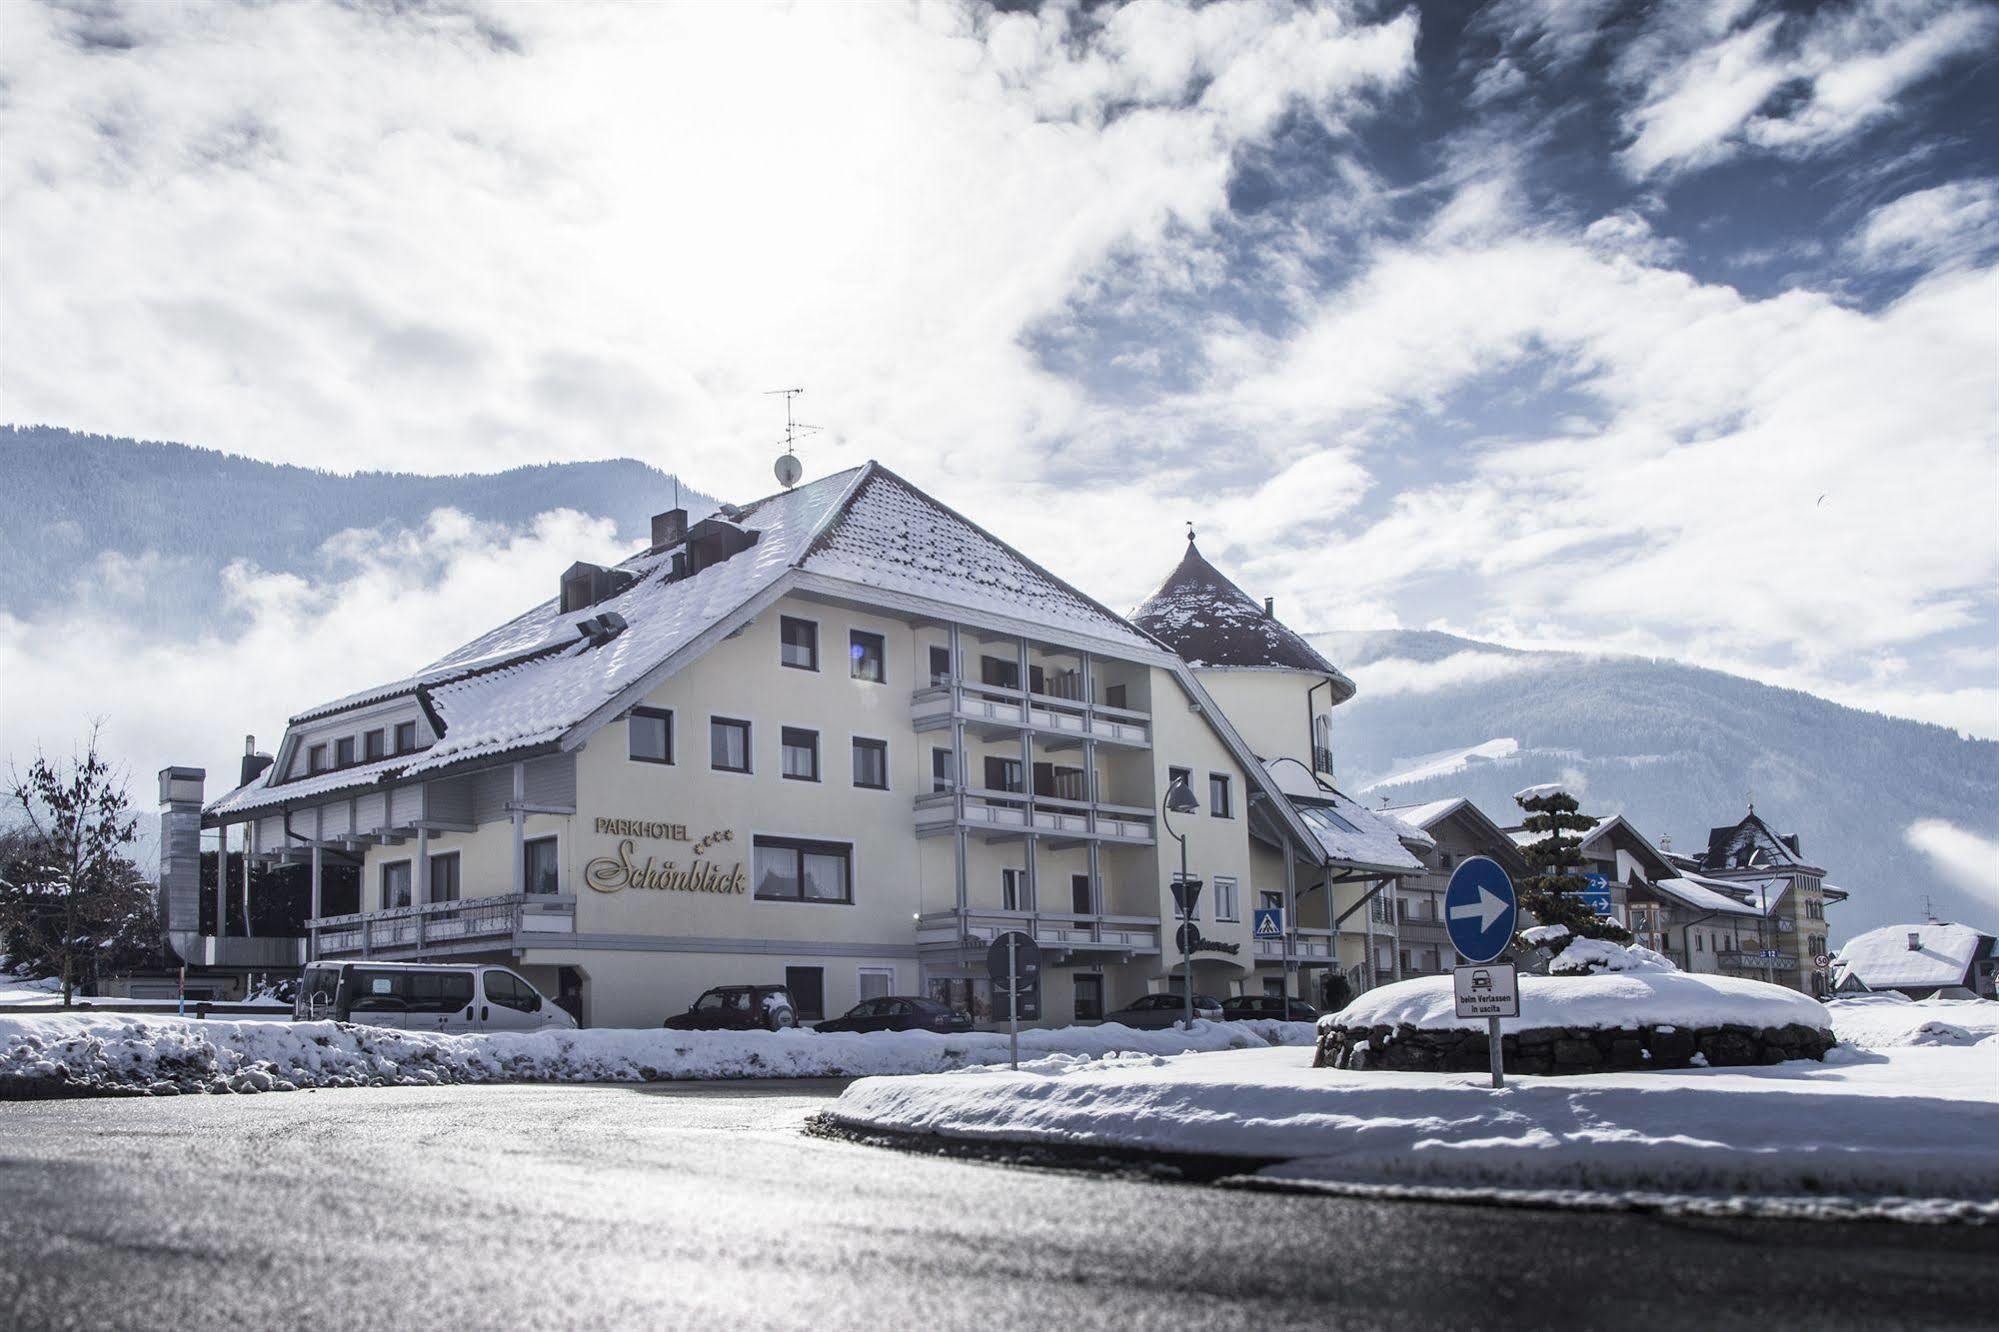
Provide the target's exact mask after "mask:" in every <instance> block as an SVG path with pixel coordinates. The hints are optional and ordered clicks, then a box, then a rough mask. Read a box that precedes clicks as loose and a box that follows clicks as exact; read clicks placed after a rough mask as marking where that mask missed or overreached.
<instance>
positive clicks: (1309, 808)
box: [1263, 758, 1436, 870]
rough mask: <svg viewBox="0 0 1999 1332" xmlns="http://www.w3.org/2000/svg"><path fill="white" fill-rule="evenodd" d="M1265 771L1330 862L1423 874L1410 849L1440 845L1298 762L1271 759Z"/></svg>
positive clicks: (1354, 866) (1266, 763) (1424, 833)
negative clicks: (1420, 872) (1327, 782)
mask: <svg viewBox="0 0 1999 1332" xmlns="http://www.w3.org/2000/svg"><path fill="white" fill-rule="evenodd" d="M1263 769H1264V771H1265V772H1267V773H1269V774H1270V777H1271V780H1272V781H1273V782H1274V783H1275V784H1276V786H1277V789H1278V790H1279V791H1281V792H1282V793H1283V794H1284V796H1285V797H1286V798H1287V799H1288V800H1289V801H1290V802H1291V807H1292V809H1294V810H1295V811H1297V814H1298V817H1299V818H1301V819H1303V820H1304V822H1305V824H1306V826H1307V827H1309V828H1310V829H1311V830H1312V836H1313V837H1314V838H1316V839H1317V841H1318V843H1319V847H1320V849H1321V850H1322V851H1324V852H1325V854H1326V856H1327V858H1328V859H1331V860H1336V861H1339V862H1340V863H1342V864H1344V865H1348V866H1351V867H1353V868H1356V869H1378V870H1420V869H1422V868H1423V862H1422V861H1421V860H1418V859H1417V858H1416V857H1415V856H1414V855H1413V854H1411V852H1410V850H1409V847H1410V845H1412V844H1413V845H1414V846H1416V847H1417V848H1419V849H1420V850H1424V851H1428V850H1430V849H1431V848H1432V847H1434V846H1436V842H1435V841H1434V840H1433V839H1432V838H1431V837H1430V834H1429V833H1427V832H1425V831H1424V830H1423V829H1421V828H1418V827H1415V826H1414V825H1412V824H1409V823H1405V822H1404V821H1403V820H1401V819H1398V818H1396V817H1394V816H1393V815H1391V814H1387V813H1384V812H1383V811H1381V810H1373V809H1369V808H1368V807H1367V806H1366V805H1363V804H1362V803H1360V801H1358V800H1355V799H1354V798H1353V797H1352V796H1349V795H1347V794H1346V793H1345V792H1343V791H1341V790H1339V789H1338V788H1337V787H1334V786H1329V785H1327V784H1326V783H1325V782H1324V781H1321V780H1320V779H1319V777H1318V776H1317V775H1316V774H1315V773H1312V772H1310V771H1308V770H1307V769H1306V767H1305V765H1304V764H1303V763H1300V762H1299V761H1298V760H1297V759H1294V758H1277V759H1269V760H1266V761H1265V762H1264V765H1263Z"/></svg>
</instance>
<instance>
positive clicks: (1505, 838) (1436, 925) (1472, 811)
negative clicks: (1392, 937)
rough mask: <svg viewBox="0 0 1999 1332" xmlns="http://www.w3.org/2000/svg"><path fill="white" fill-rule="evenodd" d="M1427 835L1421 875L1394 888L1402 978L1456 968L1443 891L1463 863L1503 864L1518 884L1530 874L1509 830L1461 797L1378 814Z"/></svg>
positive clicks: (1396, 807)
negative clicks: (1484, 860) (1472, 859)
mask: <svg viewBox="0 0 1999 1332" xmlns="http://www.w3.org/2000/svg"><path fill="white" fill-rule="evenodd" d="M1378 812H1379V813H1381V814H1384V815H1387V816H1388V817H1390V818H1393V819H1396V820H1399V821H1400V822H1402V823H1405V824H1407V825H1408V826H1409V827H1411V828H1414V829H1416V830H1418V831H1420V832H1422V833H1425V834H1427V835H1428V836H1429V838H1430V841H1431V845H1430V847H1429V848H1428V849H1425V850H1422V851H1419V852H1418V853H1417V854H1418V857H1419V858H1420V859H1421V860H1422V862H1423V872H1422V873H1421V874H1417V875H1411V876H1408V877H1405V878H1404V879H1402V880H1401V881H1400V882H1399V883H1398V884H1397V885H1396V889H1395V912H1396V921H1395V924H1396V931H1397V936H1398V937H1397V948H1398V960H1399V962H1400V964H1401V972H1402V974H1403V975H1404V976H1435V975H1441V974H1443V973H1446V972H1448V971H1450V970H1451V968H1452V967H1454V966H1455V965H1457V960H1458V958H1457V950H1456V949H1455V948H1454V947H1453V946H1452V944H1451V936H1450V931H1449V930H1447V929H1446V928H1445V926H1444V890H1445V889H1447V888H1449V887H1450V883H1451V875H1452V874H1453V873H1454V872H1455V871H1456V870H1457V867H1458V866H1459V864H1461V863H1462V862H1464V861H1465V860H1467V859H1469V858H1470V857H1472V856H1487V857H1489V858H1491V859H1493V860H1496V861H1498V862H1499V864H1500V866H1501V867H1502V868H1504V869H1505V870H1506V872H1507V874H1508V875H1509V876H1511V877H1512V878H1513V879H1515V880H1516V881H1517V880H1519V879H1521V878H1523V877H1525V876H1526V875H1527V874H1529V873H1530V872H1531V871H1530V870H1529V869H1528V866H1527V861H1526V859H1525V858H1524V857H1522V855H1521V854H1520V849H1519V847H1518V846H1517V845H1515V843H1514V840H1513V838H1512V837H1510V836H1509V835H1508V834H1507V832H1506V830H1505V829H1503V828H1501V827H1500V826H1499V825H1498V824H1497V823H1494V822H1493V821H1492V820H1491V819H1489V818H1487V817H1486V815H1485V812H1484V811H1483V810H1481V809H1480V808H1479V807H1478V806H1477V805H1475V804H1473V803H1472V802H1471V801H1469V800H1467V799H1465V798H1464V797H1463V796H1453V797H1450V798H1448V799H1444V800H1432V801H1429V802H1427V803H1425V804H1420V805H1389V806H1386V807H1385V808H1383V809H1381V810H1379V811H1378Z"/></svg>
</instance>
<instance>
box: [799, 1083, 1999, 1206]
mask: <svg viewBox="0 0 1999 1332" xmlns="http://www.w3.org/2000/svg"><path fill="white" fill-rule="evenodd" d="M1992 1083H1993V1068H1992V1061H1991V1059H1990V1057H1989V1055H1988V1054H1987V1052H1985V1051H1981V1050H1976V1049H1965V1050H1960V1049H1940V1050H1919V1049H1902V1050H1897V1051H1895V1052H1893V1053H1892V1054H1890V1055H1886V1056H1883V1055H1868V1054H1861V1053H1858V1052H1852V1051H1848V1052H1845V1053H1844V1054H1843V1055H1842V1056H1841V1057H1840V1058H1839V1059H1838V1060H1837V1061H1836V1062H1834V1063H1832V1064H1831V1065H1820V1064H1817V1063H1810V1062H1797V1063H1789V1064H1780V1065H1776V1066H1772V1067H1767V1068H1757V1069H1730V1070H1720V1069H1716V1070H1701V1069H1692V1070H1686V1071H1682V1072H1674V1073H1636V1074H1597V1075H1592V1076H1588V1077H1576V1078H1533V1079H1528V1080H1525V1081H1522V1082H1515V1083H1511V1084H1509V1085H1508V1086H1507V1087H1506V1088H1505V1089H1503V1090H1501V1091H1493V1090H1492V1089H1491V1088H1490V1087H1488V1086H1487V1085H1486V1083H1485V1080H1484V1079H1483V1078H1482V1077H1477V1076H1468V1075H1464V1074H1442V1073H1350V1072H1343V1073H1329V1072H1327V1071H1325V1070H1315V1069H1312V1068H1310V1067H1308V1066H1307V1063H1306V1061H1305V1060H1304V1059H1303V1058H1302V1057H1301V1056H1300V1054H1299V1053H1298V1052H1296V1051H1293V1050H1282V1049H1263V1050H1248V1051H1241V1052H1235V1053H1227V1054H1217V1055H1213V1056H1209V1057H1205V1058H1201V1059H1163V1058H1144V1057H1126V1058H1121V1059H1112V1060H1098V1061H1094V1062H1091V1063H1087V1064H1080V1063H1071V1062H1069V1061H1064V1060H1059V1059H1051V1060H1048V1061H1044V1062H1043V1063H1040V1064H1037V1065H1035V1066H1034V1067H1032V1068H1028V1067H1025V1066H1024V1067H1023V1068H1022V1070H1021V1071H1020V1072H1019V1073H1012V1072H1008V1071H1006V1070H992V1069H975V1070H968V1071H966V1072H963V1073H957V1074H953V1075H951V1076H948V1077H941V1078H866V1079H863V1080H861V1081H859V1082H856V1083H855V1084H854V1085H853V1086H851V1087H849V1088H847V1090H846V1091H845V1092H844V1093H843V1094H842V1095H841V1096H840V1098H839V1100H838V1101H837V1102H836V1103H835V1106H834V1109H833V1110H832V1112H831V1118H832V1119H834V1120H835V1121H836V1122H839V1123H843V1124H846V1125H849V1126H852V1127H857V1128H868V1129H877V1130H880V1129H887V1130H894V1131H900V1132H906V1133H916V1134H933V1135H940V1136H945V1137H950V1138H957V1139H968V1140H984V1141H1001V1142H1014V1143H1033V1144H1040V1145H1044V1146H1047V1145H1063V1146H1070V1147H1088V1148H1092V1149H1099V1150H1101V1149H1126V1150H1141V1151H1149V1152H1168V1153H1198V1154H1204V1155H1216V1156H1223V1157H1228V1156H1237V1157H1243V1158H1247V1160H1246V1161H1245V1170H1246V1171H1248V1170H1256V1171H1257V1173H1258V1176H1259V1177H1260V1178H1265V1179H1282V1180H1290V1181H1321V1182H1326V1181H1336V1182H1338V1183H1339V1184H1341V1185H1343V1186H1350V1185H1368V1186H1417V1187H1422V1186H1445V1187H1450V1188H1484V1189H1504V1190H1521V1189H1529V1190H1544V1189H1564V1190H1578V1189H1581V1190H1593V1191H1596V1192H1598V1193H1601V1192H1603V1191H1606V1190H1608V1191H1611V1192H1614V1193H1622V1194H1630V1193H1631V1192H1634V1191H1644V1192H1647V1193H1652V1194H1656V1193H1661V1192H1664V1193H1676V1194H1686V1195H1704V1196H1708V1197H1713V1196H1716V1195H1722V1196H1736V1195H1743V1194H1753V1195H1758V1196H1772V1195H1778V1196H1811V1197H1817V1198H1825V1197H1827V1196H1839V1197H1843V1198H1847V1199H1854V1198H1860V1199H1866V1200H1879V1199H1881V1198H1884V1197H1896V1198H1910V1197H1919V1198H1930V1199H1944V1200H1950V1201H1949V1205H1947V1206H1945V1207H1943V1208H1941V1209H1939V1208H1937V1207H1932V1206H1918V1207H1916V1208H1915V1209H1914V1210H1915V1211H1916V1212H1918V1213H1921V1214H1925V1215H1938V1214H1945V1215H1950V1214H1955V1215H1966V1214H1976V1215H1989V1216H1991V1217H1992V1218H1994V1219H1999V1202H1994V1201H1993V1199H1994V1198H1995V1197H1999V1104H1994V1102H1993V1099H1992V1090H1993V1085H1992ZM1273 1160H1280V1161H1281V1164H1275V1165H1272V1164H1270V1163H1271V1162H1272V1161H1273ZM1869 1205H1870V1206H1871V1205H1873V1204H1872V1202H1870V1203H1869Z"/></svg>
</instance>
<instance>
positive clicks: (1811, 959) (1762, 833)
mask: <svg viewBox="0 0 1999 1332" xmlns="http://www.w3.org/2000/svg"><path fill="white" fill-rule="evenodd" d="M1672 860H1673V863H1674V864H1675V866H1676V867H1677V868H1678V869H1679V870H1680V871H1681V873H1682V876H1683V877H1690V878H1691V880H1692V882H1694V883H1696V884H1702V885H1707V886H1710V887H1713V888H1715V889H1716V890H1718V891H1721V892H1723V893H1725V894H1727V895H1728V896H1731V897H1734V898H1735V899H1737V900H1738V901H1740V902H1742V903H1744V904H1745V905H1748V906H1752V907H1754V908H1756V912H1757V919H1756V920H1755V921H1754V922H1752V924H1753V926H1754V928H1753V929H1750V930H1745V931H1743V932H1741V933H1740V934H1738V936H1737V938H1736V940H1735V944H1736V946H1735V947H1734V948H1732V949H1726V950H1724V951H1723V952H1722V954H1721V956H1720V958H1719V964H1720V965H1719V970H1720V971H1721V972H1722V973H1723V974H1725V975H1732V976H1748V977H1752V978H1754V979H1757V980H1765V981H1770V982H1772V983H1774V984H1777V985H1783V986H1787V987H1789V988H1791V989H1794V990H1801V991H1803V992H1804V993H1806V994H1812V995H1820V996H1823V995H1825V994H1826V993H1828V992H1829V991H1830V989H1831V980H1830V977H1829V976H1828V974H1827V971H1826V968H1825V967H1824V966H1823V965H1821V964H1820V963H1819V961H1818V959H1820V958H1823V957H1826V956H1827V934H1826V930H1827V926H1826V917H1825V909H1826V907H1827V905H1829V904H1836V903H1839V902H1844V901H1845V900H1846V898H1847V894H1846V891H1845V890H1844V889H1842V888H1839V887H1837V886H1836V885H1833V884H1830V883H1827V882H1826V880H1825V873H1826V872H1825V870H1824V869H1823V868H1822V867H1820V866H1818V865H1814V864H1812V863H1811V861H1809V860H1807V859H1806V858H1805V855H1804V851H1803V848H1802V847H1801V846H1800V845H1799V842H1798V838H1797V836H1796V834H1784V833H1778V832H1777V831H1776V830H1774V829H1773V828H1771V827H1770V825H1769V824H1767V823H1765V822H1764V821H1763V819H1762V818H1761V817H1760V816H1759V815H1758V814H1757V813H1756V809H1755V807H1754V806H1753V805H1752V806H1751V807H1750V809H1749V812H1748V813H1747V814H1745V815H1744V816H1743V817H1742V819H1741V820H1740V821H1739V822H1737V823H1733V824H1728V825H1726V826H1723V827H1719V828H1711V829H1709V830H1708V838H1707V846H1706V848H1705V849H1704V850H1703V851H1701V852H1700V853H1699V854H1697V855H1691V856H1688V855H1674V856H1673V857H1672Z"/></svg>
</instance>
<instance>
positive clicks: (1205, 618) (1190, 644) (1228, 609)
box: [1131, 537, 1354, 703]
mask: <svg viewBox="0 0 1999 1332" xmlns="http://www.w3.org/2000/svg"><path fill="white" fill-rule="evenodd" d="M1131 618H1132V622H1133V623H1134V624H1136V625H1138V627H1139V628H1141V629H1143V630H1145V631H1146V632H1147V633H1149V634H1152V635H1153V636H1154V637H1156V638H1158V639H1159V640H1160V641H1162V642H1164V643H1165V644H1166V645H1167V646H1168V647H1170V648H1172V649H1173V650H1174V651H1175V652H1177V653H1179V654H1180V656H1181V658H1182V659H1183V660H1184V661H1186V663H1187V664H1188V665H1189V666H1196V667H1201V668H1212V667H1221V668H1236V669H1248V670H1282V671H1309V672H1310V673H1312V674H1313V675H1324V676H1327V677H1329V678H1330V679H1331V680H1332V681H1333V693H1334V698H1333V702H1335V703H1343V702H1345V701H1346V700H1347V699H1349V698H1352V697H1353V693H1354V684H1353V681H1351V680H1349V679H1347V677H1346V676H1344V675H1342V674H1340V672H1339V669H1338V668H1337V667H1335V666H1334V665H1333V664H1332V663H1331V662H1329V661H1327V660H1326V659H1325V658H1324V657H1323V656H1321V655H1320V654H1319V651H1318V649H1317V648H1314V647H1313V646H1312V645H1311V644H1310V643H1307V642H1306V641H1305V640H1304V639H1303V638H1302V637H1300V636H1299V635H1298V634H1296V633H1294V632H1292V630H1291V629H1289V628H1288V627H1286V625H1285V624H1284V622H1283V621H1281V620H1279V619H1278V618H1277V617H1276V616H1274V615H1266V614H1264V613H1263V607H1262V605H1261V604H1259V603H1258V602H1256V601H1254V600H1252V599H1251V597H1250V596H1249V594H1248V593H1246V592H1244V591H1243V590H1242V589H1241V588H1239V587H1237V586H1236V585H1235V584H1234V583H1232V582H1230V581H1229V580H1228V578H1227V577H1226V576H1225V575H1224V574H1223V573H1222V572H1221V570H1219V569H1217V568H1215V566H1214V565H1212V564H1210V563H1208V562H1207V560H1206V559H1204V558H1202V556H1201V552H1200V549H1199V548H1198V547H1196V546H1195V545H1194V542H1193V539H1192V538H1191V537H1190V538H1188V541H1187V553H1186V554H1185V555H1183V556H1181V557H1180V563H1179V566H1178V567H1176V568H1175V569H1174V570H1173V572H1172V573H1171V574H1169V575H1167V578H1166V581H1165V582H1164V583H1161V584H1160V585H1159V590H1158V591H1157V592H1154V593H1153V594H1152V595H1151V596H1149V597H1147V598H1146V599H1145V604H1144V605H1142V606H1140V607H1139V608H1138V609H1137V610H1135V611H1133V612H1132V615H1131Z"/></svg>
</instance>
